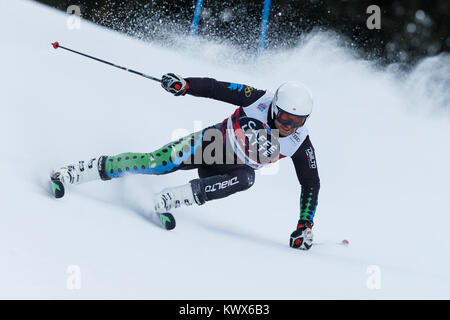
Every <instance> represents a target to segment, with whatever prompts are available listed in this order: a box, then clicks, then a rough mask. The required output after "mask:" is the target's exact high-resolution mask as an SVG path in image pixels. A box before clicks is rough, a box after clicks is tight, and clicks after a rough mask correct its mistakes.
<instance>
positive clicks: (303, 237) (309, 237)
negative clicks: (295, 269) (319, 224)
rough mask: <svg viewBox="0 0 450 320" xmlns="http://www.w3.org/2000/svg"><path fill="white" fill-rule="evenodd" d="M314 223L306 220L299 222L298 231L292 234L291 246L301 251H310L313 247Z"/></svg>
mask: <svg viewBox="0 0 450 320" xmlns="http://www.w3.org/2000/svg"><path fill="white" fill-rule="evenodd" d="M312 227H313V223H312V222H308V221H306V220H299V221H298V224H297V230H295V231H294V232H292V234H291V239H290V240H289V246H290V247H291V248H295V249H300V250H309V249H310V248H311V247H312V245H313V234H312V230H311V229H312Z"/></svg>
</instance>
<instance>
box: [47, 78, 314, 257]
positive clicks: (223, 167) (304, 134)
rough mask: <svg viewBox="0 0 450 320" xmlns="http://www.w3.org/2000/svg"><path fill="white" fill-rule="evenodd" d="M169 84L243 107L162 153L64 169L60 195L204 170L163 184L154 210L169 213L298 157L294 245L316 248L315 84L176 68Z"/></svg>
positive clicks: (58, 177)
mask: <svg viewBox="0 0 450 320" xmlns="http://www.w3.org/2000/svg"><path fill="white" fill-rule="evenodd" d="M161 86H162V87H163V88H164V89H165V90H166V91H168V92H170V93H172V94H174V95H175V96H183V95H185V94H190V95H193V96H196V97H205V98H211V99H215V100H220V101H223V102H228V103H231V104H233V105H236V106H239V107H238V108H237V109H236V111H235V112H234V113H233V114H232V115H231V116H230V117H228V118H226V119H225V120H224V121H222V122H221V123H218V124H216V125H213V126H210V127H207V128H205V129H203V130H201V131H199V132H195V133H192V134H190V135H188V136H186V137H184V138H181V139H179V140H176V141H172V142H170V143H168V144H167V145H165V146H163V147H162V148H160V149H158V150H156V151H153V152H150V153H122V154H119V155H115V156H100V157H97V158H94V159H91V160H89V161H79V162H78V164H75V165H69V166H65V167H62V168H60V169H58V170H56V171H54V172H53V174H52V176H51V181H52V183H53V190H54V195H55V197H56V198H60V197H62V196H63V195H64V190H65V187H66V186H67V185H68V184H70V185H72V184H79V183H84V182H88V181H92V180H111V179H115V178H118V177H122V176H124V175H125V174H137V173H141V174H157V175H159V174H167V173H171V172H174V171H176V170H178V169H181V170H190V169H197V170H198V175H199V178H197V179H193V180H191V181H190V182H189V183H188V184H185V185H181V186H177V187H172V188H166V189H163V190H162V191H161V192H160V193H159V194H158V195H157V196H156V198H155V208H154V209H155V211H156V212H157V213H164V212H168V211H169V210H171V209H172V208H177V207H179V206H181V205H187V206H189V205H193V204H197V205H202V204H204V203H205V202H207V201H211V200H215V199H220V198H224V197H227V196H229V195H231V194H234V193H236V192H239V191H244V190H247V189H248V188H250V187H251V186H252V185H253V183H254V179H255V172H254V170H256V169H259V168H261V167H262V166H264V165H267V164H269V163H273V162H275V161H277V160H279V159H281V158H284V157H291V158H292V160H293V163H294V167H295V170H296V174H297V177H298V180H299V182H300V184H301V195H300V208H299V211H300V218H299V221H298V224H297V228H296V230H295V231H294V232H293V233H292V234H291V237H290V242H289V243H290V246H291V247H293V248H297V249H302V250H308V249H310V248H311V246H312V244H313V234H312V227H313V218H314V214H315V211H316V207H317V201H318V193H319V188H320V180H319V175H318V171H317V160H316V156H315V152H314V148H313V146H312V144H311V141H310V138H309V134H308V130H307V128H306V126H304V124H305V122H306V119H307V118H308V117H309V115H310V114H311V111H312V107H313V100H312V96H311V94H310V92H309V90H308V89H307V88H306V87H305V86H304V85H303V84H302V83H299V82H287V83H284V84H282V85H281V86H280V87H279V88H278V89H277V90H276V92H275V94H273V93H271V92H269V91H265V90H258V89H256V88H253V87H251V86H247V85H243V84H236V83H229V82H222V81H217V80H215V79H212V78H185V79H184V78H182V77H181V76H179V75H177V74H174V73H168V74H165V75H163V77H162V80H161ZM244 131H245V132H244ZM262 133H267V134H266V135H264V134H262ZM268 134H270V136H268ZM218 146H219V147H218ZM206 151H209V152H206Z"/></svg>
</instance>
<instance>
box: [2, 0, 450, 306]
mask: <svg viewBox="0 0 450 320" xmlns="http://www.w3.org/2000/svg"><path fill="white" fill-rule="evenodd" d="M66 23H67V15H65V14H63V13H60V12H57V11H55V10H52V9H50V8H47V7H44V6H41V5H39V4H36V3H33V2H31V1H25V0H16V1H2V2H1V3H0V30H5V31H6V30H8V31H9V32H4V33H3V34H2V50H0V58H1V61H3V63H2V72H1V75H0V91H1V94H0V106H1V111H2V112H1V114H2V116H1V117H0V141H1V147H2V153H1V157H0V165H1V166H2V168H3V171H2V179H1V181H0V192H1V194H2V200H1V202H0V203H1V205H0V206H1V207H0V208H1V210H0V255H1V261H2V263H1V264H0V298H2V299H5V298H44V299H50V298H58V299H82V298H84V299H91V298H126V299H129V298H138V299H142V298H150V299H230V298H234V299H311V298H324V299H334V298H344V299H346V298H356V299H372V298H374V299H383V298H384V299H385V298H426V299H431V298H446V299H448V298H450V276H449V274H448V270H450V257H449V254H448V253H449V252H450V239H449V238H448V232H447V229H448V225H449V223H450V216H449V213H450V204H449V198H448V194H449V188H448V181H450V173H449V169H448V164H449V163H450V150H449V144H448V141H450V129H449V121H448V119H449V118H448V112H449V111H448V110H450V104H449V93H448V85H446V84H448V83H449V76H448V75H449V74H450V72H448V71H449V68H450V63H449V62H450V58H449V56H448V55H441V56H439V57H434V58H429V59H426V60H424V61H423V62H422V63H421V64H420V65H419V66H418V67H417V68H416V69H415V70H413V71H412V72H411V73H409V74H406V75H403V76H400V75H399V74H398V73H396V72H395V71H394V69H395V68H394V67H390V68H388V69H383V70H381V69H379V68H376V67H375V66H374V65H373V64H372V63H370V62H367V61H362V60H358V59H357V58H356V57H355V56H354V55H352V54H351V52H349V51H347V50H345V49H343V48H342V47H340V46H339V44H338V43H337V42H336V40H335V39H334V38H333V36H332V35H330V34H323V33H319V34H311V35H309V36H308V37H306V38H305V41H304V43H303V44H302V45H301V46H299V47H298V48H294V49H291V50H287V51H285V52H277V53H271V54H270V53H269V54H268V55H267V56H265V57H264V58H263V59H261V60H260V61H258V62H257V63H253V62H251V61H250V60H249V62H248V63H244V62H242V60H243V59H241V60H239V61H238V62H236V63H233V59H232V58H233V57H235V56H237V55H239V50H237V49H234V48H230V47H226V46H223V45H219V44H215V43H208V42H203V41H198V43H195V44H186V43H184V44H183V45H181V46H180V47H179V48H181V49H182V52H181V53H180V52H176V51H174V50H171V49H169V48H161V47H159V46H158V45H156V44H149V43H143V42H139V41H137V40H134V39H131V38H128V37H126V36H123V35H120V34H117V33H114V32H111V31H109V30H106V29H104V28H100V27H98V26H95V25H93V24H91V23H88V22H86V21H82V23H81V29H79V30H69V29H68V28H67V24H66ZM53 41H60V44H61V45H63V46H67V47H71V48H74V49H76V50H80V51H84V52H86V53H88V54H92V55H94V56H98V57H100V58H103V59H105V60H110V61H112V62H115V63H117V64H121V65H126V66H129V67H130V68H133V69H135V70H140V71H143V72H145V73H148V74H151V75H155V76H160V75H162V74H164V73H166V72H176V73H179V74H181V75H184V76H205V77H206V76H208V77H214V78H217V79H219V80H229V81H233V82H241V83H248V84H250V85H253V86H255V87H260V88H268V89H271V90H274V89H275V88H276V87H277V86H278V85H279V84H280V83H282V82H284V81H286V80H292V79H299V80H302V81H304V82H305V83H306V84H307V85H308V86H309V87H310V88H311V90H312V92H313V95H314V97H315V110H314V113H313V116H312V117H311V119H310V120H308V127H309V129H310V132H311V140H312V142H313V144H314V146H315V148H316V152H317V161H318V166H319V173H320V175H321V183H322V188H321V193H320V197H319V207H318V210H317V214H316V219H315V227H314V231H315V239H316V242H317V243H318V245H316V246H314V247H313V248H312V249H311V250H310V251H308V252H303V251H297V250H293V249H291V248H289V246H288V241H289V235H290V233H291V232H292V231H293V229H294V228H295V226H296V222H297V219H298V209H297V207H298V197H299V192H300V187H299V185H298V181H297V179H296V177H295V174H294V171H293V170H294V169H293V166H292V164H291V163H290V160H288V159H285V160H282V161H280V162H279V165H280V168H279V172H278V174H275V175H263V174H261V173H258V174H257V176H256V183H255V185H254V186H253V187H252V188H251V189H250V190H248V191H246V192H242V193H239V194H236V195H234V196H232V197H229V198H227V199H222V200H219V201H216V202H211V203H208V204H207V205H205V206H202V207H197V208H184V209H180V210H179V211H174V212H173V214H174V215H175V217H176V219H177V227H176V228H175V230H173V231H165V230H163V229H162V228H161V227H159V225H158V222H157V220H156V217H155V216H150V217H147V215H148V214H149V212H150V211H149V208H151V205H152V203H151V196H152V194H154V193H155V192H157V191H159V190H160V189H162V188H163V187H166V186H173V185H178V184H183V183H186V181H188V179H192V178H193V177H195V175H196V172H194V171H192V172H177V173H175V174H170V175H165V176H158V177H156V176H129V177H126V178H124V179H119V180H115V181H109V182H101V181H99V182H92V183H88V184H86V185H81V186H79V187H77V188H73V189H70V190H69V191H68V193H67V196H66V197H65V198H63V199H60V200H59V201H57V200H54V199H52V198H51V197H50V196H49V186H48V181H47V179H48V175H49V172H50V170H51V169H52V168H55V167H59V166H61V165H64V164H68V163H72V162H74V161H78V160H82V159H88V158H89V157H91V156H94V157H96V156H99V155H102V154H117V153H122V152H129V151H130V152H149V151H153V150H154V149H156V148H158V147H160V146H161V145H163V144H165V143H167V142H168V141H170V140H171V138H172V134H173V132H174V130H175V129H184V130H185V131H186V132H185V133H188V132H191V131H192V130H194V121H201V122H202V126H203V127H204V126H207V125H210V124H214V123H216V122H219V121H222V120H223V119H224V118H225V117H227V116H229V115H230V114H231V113H232V112H233V111H234V109H235V108H234V107H233V106H231V105H226V104H224V103H220V102H216V101H212V100H208V99H200V98H195V97H189V96H186V97H173V96H171V95H170V94H168V93H166V92H165V91H163V90H162V89H161V88H160V86H159V84H157V83H154V82H152V81H148V80H146V79H143V78H141V77H137V76H134V75H133V74H129V73H125V72H122V71H120V70H118V69H115V68H111V67H109V66H106V65H103V64H100V63H97V62H94V61H91V60H88V59H85V58H83V57H80V56H77V55H74V54H71V53H68V52H64V51H62V50H54V49H53V48H52V47H51V46H50V43H51V42H53ZM274 66H276V68H274ZM342 239H348V240H349V241H350V245H349V246H342V245H336V243H339V242H340V241H341V240H342ZM372 265H375V266H377V267H379V270H380V272H381V273H380V275H381V278H380V281H381V282H380V284H381V287H380V289H377V290H370V289H368V287H367V285H366V284H367V281H368V279H369V277H370V274H369V273H368V268H369V267H370V266H372ZM69 266H78V267H79V268H80V269H79V270H80V271H81V278H80V279H81V282H80V283H81V288H80V289H79V290H69V289H68V288H67V282H68V279H69V278H70V277H71V274H70V272H69V273H68V268H69ZM369 270H370V269H369Z"/></svg>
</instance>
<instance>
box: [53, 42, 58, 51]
mask: <svg viewBox="0 0 450 320" xmlns="http://www.w3.org/2000/svg"><path fill="white" fill-rule="evenodd" d="M52 46H53V48H55V49H58V47H59V42H58V41H56V42H54V43H52Z"/></svg>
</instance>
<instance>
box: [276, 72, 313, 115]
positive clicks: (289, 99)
mask: <svg viewBox="0 0 450 320" xmlns="http://www.w3.org/2000/svg"><path fill="white" fill-rule="evenodd" d="M312 108H313V98H312V94H311V92H310V91H309V90H308V88H307V87H306V86H305V85H304V84H303V83H301V82H297V81H289V82H286V83H283V84H282V85H281V86H279V87H278V89H277V91H276V92H275V96H274V97H273V100H272V116H273V118H274V119H275V118H276V116H277V114H278V111H279V109H281V110H283V111H285V112H287V113H290V114H292V115H296V116H301V117H309V115H310V114H311V112H312Z"/></svg>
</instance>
